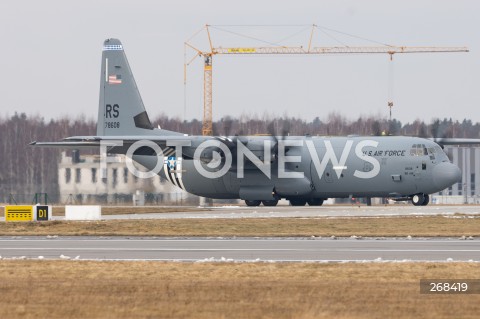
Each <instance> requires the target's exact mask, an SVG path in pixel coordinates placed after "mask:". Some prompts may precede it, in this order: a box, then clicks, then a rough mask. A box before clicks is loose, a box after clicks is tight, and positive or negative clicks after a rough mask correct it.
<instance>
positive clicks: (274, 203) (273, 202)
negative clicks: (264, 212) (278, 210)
mask: <svg viewBox="0 0 480 319" xmlns="http://www.w3.org/2000/svg"><path fill="white" fill-rule="evenodd" d="M262 203H263V206H277V204H278V199H272V200H262Z"/></svg>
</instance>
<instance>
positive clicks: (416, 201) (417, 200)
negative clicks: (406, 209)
mask: <svg viewBox="0 0 480 319" xmlns="http://www.w3.org/2000/svg"><path fill="white" fill-rule="evenodd" d="M424 201H425V195H424V194H415V195H413V196H412V204H413V205H414V206H421V205H423V202H424Z"/></svg>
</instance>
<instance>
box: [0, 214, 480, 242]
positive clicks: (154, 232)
mask: <svg viewBox="0 0 480 319" xmlns="http://www.w3.org/2000/svg"><path fill="white" fill-rule="evenodd" d="M0 235H3V236H21V235H23V236H27V235H28V236H34V235H59V236H67V235H96V236H202V237H228V236H230V237H231V236H237V237H244V236H245V237H251V236H253V237H255V236H259V237H266V236H268V237H277V236H278V237H290V236H292V237H297V236H299V237H300V236H301V237H305V236H308V237H311V236H316V237H320V236H321V237H329V236H337V237H350V236H363V237H372V236H375V237H404V236H416V237H457V236H458V237H460V236H467V237H468V236H474V237H477V236H480V218H479V217H478V216H476V217H473V216H463V215H458V216H448V217H446V216H415V217H413V216H398V217H397V216H395V217H374V218H351V217H338V218H328V217H324V218H242V219H240V218H239V219H222V218H217V219H165V220H162V219H153V220H108V221H105V220H103V221H88V222H82V221H48V222H9V223H0Z"/></svg>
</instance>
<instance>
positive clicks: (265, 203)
mask: <svg viewBox="0 0 480 319" xmlns="http://www.w3.org/2000/svg"><path fill="white" fill-rule="evenodd" d="M262 203H263V206H277V204H278V199H272V200H245V204H247V206H260V204H262Z"/></svg>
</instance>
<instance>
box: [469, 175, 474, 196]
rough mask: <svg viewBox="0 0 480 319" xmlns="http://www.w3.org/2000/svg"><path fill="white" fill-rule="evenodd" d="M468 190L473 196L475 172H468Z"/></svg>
mask: <svg viewBox="0 0 480 319" xmlns="http://www.w3.org/2000/svg"><path fill="white" fill-rule="evenodd" d="M470 191H471V195H472V196H475V173H473V174H470Z"/></svg>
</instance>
